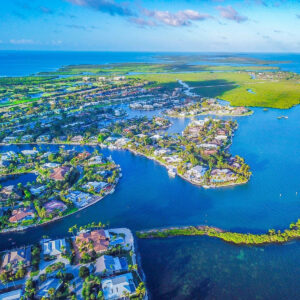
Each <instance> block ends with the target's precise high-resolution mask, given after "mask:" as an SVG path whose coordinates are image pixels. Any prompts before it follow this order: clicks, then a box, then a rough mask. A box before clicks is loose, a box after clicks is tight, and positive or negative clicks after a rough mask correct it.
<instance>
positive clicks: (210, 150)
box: [203, 149, 218, 155]
mask: <svg viewBox="0 0 300 300" xmlns="http://www.w3.org/2000/svg"><path fill="white" fill-rule="evenodd" d="M217 152H218V151H217V150H216V149H206V150H204V151H203V154H204V155H214V154H216V153H217Z"/></svg>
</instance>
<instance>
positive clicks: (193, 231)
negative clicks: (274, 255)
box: [136, 219, 300, 246]
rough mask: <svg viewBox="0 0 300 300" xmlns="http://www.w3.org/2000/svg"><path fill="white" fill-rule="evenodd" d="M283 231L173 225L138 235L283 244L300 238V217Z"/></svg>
mask: <svg viewBox="0 0 300 300" xmlns="http://www.w3.org/2000/svg"><path fill="white" fill-rule="evenodd" d="M291 225H292V224H291ZM291 225H290V229H286V230H284V231H283V232H280V230H279V231H278V232H276V231H275V230H273V229H270V230H269V232H268V233H261V234H251V233H239V232H231V231H226V230H223V229H221V228H218V227H214V226H207V225H198V226H197V225H195V226H172V227H164V228H156V229H149V230H142V231H137V232H136V236H137V237H138V238H140V239H163V238H172V237H179V236H208V237H211V238H217V239H220V240H222V241H223V242H225V243H229V244H232V245H235V246H266V245H274V244H277V245H278V244H279V245H283V244H286V243H288V242H291V241H294V240H299V239H300V219H299V220H298V221H297V223H296V225H295V224H293V225H294V227H292V228H291Z"/></svg>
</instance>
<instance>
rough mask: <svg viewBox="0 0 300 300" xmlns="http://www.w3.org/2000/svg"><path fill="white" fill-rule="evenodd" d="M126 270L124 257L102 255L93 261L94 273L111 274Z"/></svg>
mask: <svg viewBox="0 0 300 300" xmlns="http://www.w3.org/2000/svg"><path fill="white" fill-rule="evenodd" d="M125 271H128V263H127V259H126V258H125V257H113V256H110V255H102V256H100V257H99V258H97V260H96V262H95V274H97V275H104V274H105V275H112V274H116V273H120V272H125Z"/></svg>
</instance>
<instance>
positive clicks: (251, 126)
mask: <svg viewBox="0 0 300 300" xmlns="http://www.w3.org/2000/svg"><path fill="white" fill-rule="evenodd" d="M2 54H3V53H2ZM10 55H11V57H10V60H11V61H13V63H12V66H11V68H10V69H9V70H6V69H5V67H4V66H3V64H2V59H3V57H2V55H1V53H0V57H1V58H0V72H1V74H2V75H21V73H18V72H23V74H31V73H34V72H38V71H45V70H49V69H50V68H52V69H55V68H58V67H59V66H61V65H62V64H64V65H65V64H74V63H104V62H117V60H118V62H119V61H126V55H128V56H127V61H151V60H155V58H153V53H152V54H149V53H135V54H133V53H130V54H128V53H123V54H120V53H118V54H116V53H113V54H107V53H106V54H104V53H101V54H95V53H92V54H91V56H90V57H89V54H88V53H72V54H71V57H68V55H67V54H66V53H64V54H62V53H58V54H57V59H55V53H50V54H49V55H50V56H51V57H52V58H51V59H50V58H49V60H48V62H44V61H41V60H40V59H41V57H42V56H43V55H45V54H41V55H40V54H39V55H38V54H34V55H33V56H34V57H35V60H34V61H35V64H34V67H30V66H29V63H28V62H26V63H25V62H24V61H23V64H21V62H22V59H21V57H22V55H25V56H26V57H27V59H28V60H30V55H29V54H28V53H27V52H26V53H25V54H21V53H18V54H16V55H17V56H18V60H19V63H20V64H21V65H22V66H23V69H22V71H20V70H19V71H18V68H17V64H16V62H15V61H14V58H13V54H10ZM85 56H86V57H85ZM105 56H107V58H105ZM255 56H257V57H259V58H262V59H270V60H278V59H280V60H284V61H292V63H289V64H287V63H286V64H284V65H280V66H282V68H283V69H285V70H290V71H297V72H300V56H299V55H292V54H289V55H281V54H280V55H279V54H272V55H271V54H270V55H268V54H259V55H258V54H255ZM64 57H65V61H64ZM67 57H68V58H67ZM16 59H17V58H16ZM121 59H122V60H121ZM51 60H52V61H55V63H53V65H52V66H51V64H50V62H49V61H51ZM38 61H40V64H41V65H40V67H39V65H38ZM63 61H64V63H63ZM8 65H9V63H6V66H8ZM7 68H8V67H7ZM47 68H49V69H47ZM5 70H6V71H5ZM5 72H6V73H5ZM148 114H151V113H148ZM281 115H286V116H288V119H281V120H278V119H277V117H278V116H281ZM236 119H237V121H238V124H239V128H238V130H237V132H236V134H235V136H234V139H233V145H232V146H231V148H230V151H231V153H233V154H238V155H240V156H242V157H244V158H245V160H246V162H247V163H248V164H249V165H250V167H251V170H252V172H253V176H252V177H251V179H250V181H249V183H248V184H246V185H241V186H237V187H230V188H220V189H208V190H205V189H203V188H199V187H196V186H193V185H191V184H189V183H188V182H186V181H184V180H182V179H181V178H178V177H176V178H169V176H168V174H167V171H166V169H165V168H164V167H162V166H160V165H159V164H157V163H155V162H153V161H152V160H148V159H146V158H144V157H140V156H135V155H133V154H131V153H129V152H126V151H109V150H103V152H104V153H105V154H111V155H112V157H113V159H114V160H115V161H116V162H117V163H119V164H120V165H121V168H122V173H123V177H122V179H121V181H120V183H119V185H118V186H117V188H116V191H115V193H114V194H112V195H109V196H107V197H106V198H104V199H103V200H102V201H100V202H99V203H97V204H95V205H93V206H91V207H89V208H87V209H85V210H83V211H81V212H79V213H77V214H74V215H72V216H69V217H67V218H65V219H63V220H60V221H57V222H55V223H53V224H49V225H46V226H42V227H39V228H38V229H31V230H28V231H26V232H23V233H16V234H2V235H1V236H0V249H7V248H11V247H14V246H16V245H22V244H28V243H31V242H36V241H38V240H39V239H40V238H41V237H42V236H43V235H49V236H51V237H59V236H63V235H65V234H66V232H67V230H68V228H69V227H70V226H72V225H74V223H77V224H78V225H83V224H86V223H89V222H92V221H100V220H101V221H102V222H104V223H105V222H108V223H109V224H110V226H112V227H115V226H118V227H128V228H130V229H132V230H133V231H135V230H138V229H147V228H153V227H163V226H172V225H188V224H208V225H214V226H218V227H222V228H225V229H230V230H238V231H241V232H265V231H266V230H268V229H270V228H275V229H284V228H285V227H286V226H288V224H290V223H291V222H292V221H295V220H297V219H298V218H300V172H299V170H300V156H299V149H300V106H296V107H293V108H292V109H290V110H277V109H269V110H268V111H263V109H262V108H255V109H254V114H253V115H252V116H249V117H241V118H236ZM173 122H174V124H173V126H172V127H171V128H170V130H169V131H170V132H181V131H182V130H183V129H184V127H185V126H186V125H187V123H188V122H189V120H174V119H173ZM24 148H30V146H22V147H16V146H8V147H1V148H0V152H3V151H7V150H21V149H24ZM84 148H85V149H90V148H89V147H84ZM77 149H82V147H77ZM90 150H91V149H90ZM22 180H24V178H22ZM30 180H31V179H30ZM137 243H138V244H137V246H138V251H139V253H140V256H141V262H142V266H143V269H144V272H145V275H146V282H147V286H148V288H149V290H150V293H151V296H152V299H157V300H160V299H182V300H188V299H197V300H198V299H222V300H223V299H249V300H250V299H251V300H253V299H300V285H299V278H300V267H299V262H300V242H293V243H290V244H286V245H281V246H278V245H277V246H266V247H239V246H233V245H230V244H226V243H224V242H222V241H219V240H215V239H209V238H207V237H188V238H187V237H181V238H172V239H166V240H139V241H138V242H137Z"/></svg>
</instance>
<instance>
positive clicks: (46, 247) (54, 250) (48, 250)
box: [42, 239, 67, 256]
mask: <svg viewBox="0 0 300 300" xmlns="http://www.w3.org/2000/svg"><path fill="white" fill-rule="evenodd" d="M42 247H43V254H44V255H49V256H58V255H61V254H62V253H64V252H65V250H66V247H67V244H66V240H65V239H59V240H52V241H51V240H46V241H44V242H43V244H42Z"/></svg>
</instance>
